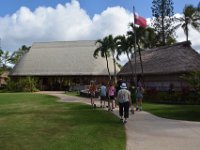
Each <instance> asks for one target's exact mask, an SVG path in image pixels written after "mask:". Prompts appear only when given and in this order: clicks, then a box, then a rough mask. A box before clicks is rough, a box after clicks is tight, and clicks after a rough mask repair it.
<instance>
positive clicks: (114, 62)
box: [112, 53, 117, 84]
mask: <svg viewBox="0 0 200 150" xmlns="http://www.w3.org/2000/svg"><path fill="white" fill-rule="evenodd" d="M112 57H113V65H114V80H115V84H117V70H116V60H115V57H114V53H112Z"/></svg>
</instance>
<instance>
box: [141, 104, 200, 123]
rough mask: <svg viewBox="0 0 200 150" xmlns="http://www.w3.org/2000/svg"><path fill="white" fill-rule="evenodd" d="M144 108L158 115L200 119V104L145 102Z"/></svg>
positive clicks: (182, 118) (169, 117) (193, 119)
mask: <svg viewBox="0 0 200 150" xmlns="http://www.w3.org/2000/svg"><path fill="white" fill-rule="evenodd" d="M143 108H144V110H145V111H148V112H150V113H152V114H154V115H156V116H159V117H163V118H168V119H176V120H187V121H200V105H169V104H153V103H144V105H143Z"/></svg>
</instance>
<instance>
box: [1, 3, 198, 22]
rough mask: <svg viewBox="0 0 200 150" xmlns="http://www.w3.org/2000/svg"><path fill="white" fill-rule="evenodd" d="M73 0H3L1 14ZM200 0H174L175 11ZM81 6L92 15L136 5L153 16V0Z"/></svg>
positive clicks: (138, 10) (143, 14)
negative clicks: (109, 9) (24, 7)
mask: <svg viewBox="0 0 200 150" xmlns="http://www.w3.org/2000/svg"><path fill="white" fill-rule="evenodd" d="M70 1H71V0H3V1H1V5H0V16H5V15H11V14H13V13H15V12H16V11H17V10H18V9H19V8H20V7H21V6H26V7H28V8H30V9H31V10H32V11H34V10H35V9H36V8H37V7H39V6H45V7H48V6H50V7H56V5H57V4H58V3H60V4H65V3H67V2H70ZM198 2H199V0H174V12H175V13H181V12H182V10H183V7H184V6H185V4H193V5H194V6H197V4H198ZM79 3H80V6H81V8H83V9H84V10H86V12H87V13H88V14H89V16H90V17H93V15H94V14H99V13H101V12H102V11H103V10H105V9H106V8H107V7H113V6H122V7H124V8H125V9H127V10H129V11H132V6H133V5H135V8H136V10H137V12H138V13H139V14H140V15H141V16H144V17H146V18H148V17H151V16H152V13H151V6H152V0H79Z"/></svg>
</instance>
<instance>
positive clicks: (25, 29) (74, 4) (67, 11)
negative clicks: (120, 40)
mask: <svg viewBox="0 0 200 150" xmlns="http://www.w3.org/2000/svg"><path fill="white" fill-rule="evenodd" d="M131 19H132V15H131V13H130V12H128V11H126V10H125V9H124V8H122V7H112V8H107V9H106V10H104V11H103V12H102V13H101V14H95V15H94V17H93V18H90V17H89V15H88V14H87V12H86V11H85V10H83V9H82V8H80V4H79V2H78V1H76V0H72V1H71V3H66V4H65V5H61V4H58V5H57V6H56V8H52V7H38V8H37V9H36V10H35V11H33V12H32V11H31V10H30V9H29V8H27V7H21V8H20V9H19V10H18V11H17V12H16V13H14V14H12V15H10V16H4V17H0V26H1V28H0V37H1V39H2V49H4V50H10V51H14V50H17V49H18V48H19V47H21V45H23V44H27V45H31V44H32V43H33V42H38V41H39V42H42V41H63V40H96V39H98V38H103V37H104V36H106V35H108V34H113V35H118V34H125V33H126V31H127V25H128V23H129V22H130V21H131Z"/></svg>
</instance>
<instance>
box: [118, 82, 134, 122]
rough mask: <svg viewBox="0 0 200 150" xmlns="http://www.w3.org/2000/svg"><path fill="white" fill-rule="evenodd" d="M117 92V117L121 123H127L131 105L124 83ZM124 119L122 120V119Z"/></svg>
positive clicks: (129, 95)
mask: <svg viewBox="0 0 200 150" xmlns="http://www.w3.org/2000/svg"><path fill="white" fill-rule="evenodd" d="M120 87H121V90H119V91H118V94H117V101H118V102H119V115H120V120H121V121H122V122H123V123H127V119H128V117H129V106H130V105H131V93H130V91H128V90H127V86H126V83H122V84H121V86H120ZM123 117H124V118H123Z"/></svg>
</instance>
